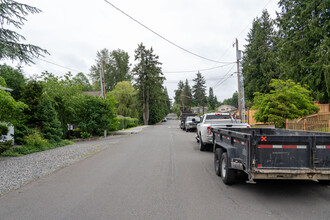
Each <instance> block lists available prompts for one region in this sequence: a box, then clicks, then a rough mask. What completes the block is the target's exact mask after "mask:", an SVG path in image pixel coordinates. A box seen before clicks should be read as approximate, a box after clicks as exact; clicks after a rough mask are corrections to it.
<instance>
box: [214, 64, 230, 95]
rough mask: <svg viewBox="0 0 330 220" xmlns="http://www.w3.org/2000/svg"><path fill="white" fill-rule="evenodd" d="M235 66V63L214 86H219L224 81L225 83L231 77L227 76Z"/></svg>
mask: <svg viewBox="0 0 330 220" xmlns="http://www.w3.org/2000/svg"><path fill="white" fill-rule="evenodd" d="M234 67H235V65H233V66H232V67H231V68H230V69H229V70H228V72H227V73H226V74H225V75H224V76H223V77H222V78H221V79H220V80H219V81H218V82H217V83H216V84H214V86H213V88H214V89H215V88H217V87H218V86H220V85H221V84H222V83H224V82H225V81H226V80H227V79H229V78H230V77H228V78H225V77H226V76H227V75H228V74H229V73H230V72H231V71H232V69H233V68H234Z"/></svg>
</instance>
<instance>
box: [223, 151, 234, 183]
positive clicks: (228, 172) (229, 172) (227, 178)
mask: <svg viewBox="0 0 330 220" xmlns="http://www.w3.org/2000/svg"><path fill="white" fill-rule="evenodd" d="M220 161H221V162H220V167H221V179H222V181H223V182H224V183H225V184H226V185H230V184H233V183H234V182H235V179H236V172H235V170H233V169H229V166H228V165H229V160H228V155H227V152H223V153H222V155H221V160H220Z"/></svg>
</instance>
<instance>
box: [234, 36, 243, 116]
mask: <svg viewBox="0 0 330 220" xmlns="http://www.w3.org/2000/svg"><path fill="white" fill-rule="evenodd" d="M235 44H236V60H237V61H236V62H237V81H238V111H239V117H240V119H241V121H242V122H245V98H244V80H243V76H241V69H240V59H241V51H240V50H239V49H238V40H237V38H236V43H235Z"/></svg>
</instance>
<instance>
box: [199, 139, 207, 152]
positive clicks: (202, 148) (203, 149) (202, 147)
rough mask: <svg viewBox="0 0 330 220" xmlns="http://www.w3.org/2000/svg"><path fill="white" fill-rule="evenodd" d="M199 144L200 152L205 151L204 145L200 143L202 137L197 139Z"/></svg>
mask: <svg viewBox="0 0 330 220" xmlns="http://www.w3.org/2000/svg"><path fill="white" fill-rule="evenodd" d="M199 143H200V146H201V148H200V151H205V150H206V145H205V144H204V143H203V141H202V137H200V138H199Z"/></svg>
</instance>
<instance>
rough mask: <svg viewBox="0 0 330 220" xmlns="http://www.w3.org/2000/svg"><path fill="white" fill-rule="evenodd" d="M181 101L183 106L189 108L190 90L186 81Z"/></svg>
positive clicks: (190, 100)
mask: <svg viewBox="0 0 330 220" xmlns="http://www.w3.org/2000/svg"><path fill="white" fill-rule="evenodd" d="M181 99H182V101H183V104H184V106H190V107H191V102H192V94H191V88H190V85H189V82H188V79H186V82H185V84H184V87H183V91H182V94H181Z"/></svg>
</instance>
